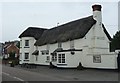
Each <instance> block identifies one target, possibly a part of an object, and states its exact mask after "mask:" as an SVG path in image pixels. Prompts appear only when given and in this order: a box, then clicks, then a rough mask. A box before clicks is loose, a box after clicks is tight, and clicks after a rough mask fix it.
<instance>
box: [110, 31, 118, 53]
mask: <svg viewBox="0 0 120 83" xmlns="http://www.w3.org/2000/svg"><path fill="white" fill-rule="evenodd" d="M117 49H120V31H117V32H116V34H115V35H114V36H113V38H112V41H111V43H110V51H112V52H113V51H115V50H117Z"/></svg>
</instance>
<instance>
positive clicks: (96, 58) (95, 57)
mask: <svg viewBox="0 0 120 83" xmlns="http://www.w3.org/2000/svg"><path fill="white" fill-rule="evenodd" d="M93 63H101V55H93Z"/></svg>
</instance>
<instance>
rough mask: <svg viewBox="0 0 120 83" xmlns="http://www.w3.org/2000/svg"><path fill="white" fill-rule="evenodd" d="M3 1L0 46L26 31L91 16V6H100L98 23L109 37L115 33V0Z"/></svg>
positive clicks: (116, 18)
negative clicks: (100, 12)
mask: <svg viewBox="0 0 120 83" xmlns="http://www.w3.org/2000/svg"><path fill="white" fill-rule="evenodd" d="M83 1H84V0H69V1H68V0H66V1H65V0H58V1H57V0H56V1H55V0H49V1H48V0H44V1H42V0H41V1H40V0H39V1H38V0H30V1H27V0H21V1H20V0H4V1H2V2H1V3H0V11H1V13H0V17H1V18H2V19H1V20H0V23H1V25H0V27H1V28H0V31H1V32H0V35H1V36H0V42H5V41H11V40H19V38H18V37H19V35H20V34H21V33H22V32H23V31H24V30H25V29H27V28H28V27H40V28H53V27H55V26H57V23H59V25H62V24H65V23H67V22H70V21H74V20H77V19H80V18H84V17H87V16H90V15H92V14H93V11H92V7H91V6H92V5H93V4H101V5H102V22H103V23H104V25H105V27H106V29H107V31H108V32H109V33H110V35H111V36H113V35H114V34H115V33H116V31H117V30H118V1H117V0H114V2H113V0H108V1H107V0H103V1H102V0H97V2H95V1H96V0H93V1H92V0H86V1H84V2H83Z"/></svg>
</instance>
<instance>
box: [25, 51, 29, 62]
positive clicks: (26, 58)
mask: <svg viewBox="0 0 120 83" xmlns="http://www.w3.org/2000/svg"><path fill="white" fill-rule="evenodd" d="M26 54H28V58H26ZM24 59H25V60H28V59H29V53H28V52H25V53H24Z"/></svg>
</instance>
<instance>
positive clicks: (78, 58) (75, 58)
mask: <svg viewBox="0 0 120 83" xmlns="http://www.w3.org/2000/svg"><path fill="white" fill-rule="evenodd" d="M57 54H65V59H66V60H65V62H66V63H63V64H67V65H57V67H63V68H76V67H77V66H78V65H79V62H82V57H83V55H82V51H80V52H78V51H76V52H75V54H74V55H72V54H71V52H58V53H57ZM57 64H59V63H58V59H57Z"/></svg>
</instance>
